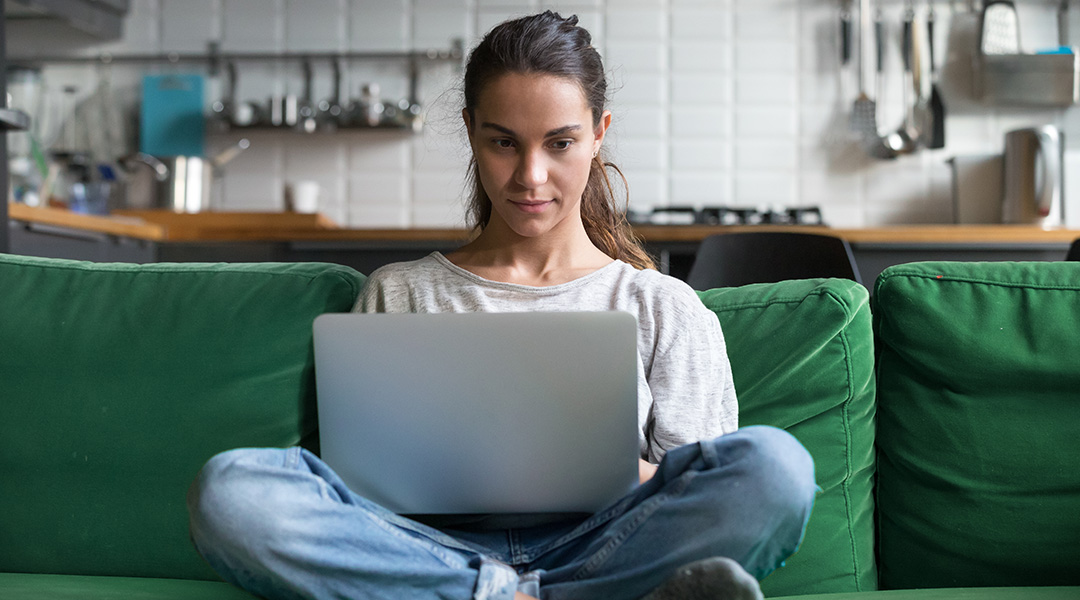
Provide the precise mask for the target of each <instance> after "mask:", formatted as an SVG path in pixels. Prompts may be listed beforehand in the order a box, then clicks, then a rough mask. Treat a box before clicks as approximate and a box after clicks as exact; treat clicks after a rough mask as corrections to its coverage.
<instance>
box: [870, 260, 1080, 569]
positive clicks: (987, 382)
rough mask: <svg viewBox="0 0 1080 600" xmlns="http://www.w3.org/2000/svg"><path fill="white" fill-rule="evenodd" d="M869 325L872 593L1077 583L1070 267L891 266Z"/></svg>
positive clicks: (1075, 328) (1078, 502) (1077, 368)
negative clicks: (874, 492)
mask: <svg viewBox="0 0 1080 600" xmlns="http://www.w3.org/2000/svg"><path fill="white" fill-rule="evenodd" d="M874 319H875V326H876V328H877V333H878V341H879V343H880V354H879V357H878V361H877V368H878V438H877V442H878V450H879V453H878V514H879V523H880V526H879V543H880V553H879V558H880V565H881V567H880V568H881V585H882V587H883V588H885V589H895V588H914V587H966V586H976V585H979V586H983V585H986V586H1012V585H1080V544H1078V542H1080V444H1078V443H1077V423H1080V263H1075V262H1074V263H1067V262H1059V263H1047V262H1044V263H957V262H928V263H915V264H907V265H899V266H896V267H891V268H889V269H886V270H885V271H884V272H883V273H882V274H881V276H880V277H879V278H878V280H877V284H876V286H875V292H874Z"/></svg>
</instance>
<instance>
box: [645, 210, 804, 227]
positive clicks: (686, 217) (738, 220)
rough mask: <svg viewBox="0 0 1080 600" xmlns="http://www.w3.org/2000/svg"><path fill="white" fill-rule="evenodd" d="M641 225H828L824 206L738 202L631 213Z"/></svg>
mask: <svg viewBox="0 0 1080 600" xmlns="http://www.w3.org/2000/svg"><path fill="white" fill-rule="evenodd" d="M626 216H627V219H628V220H629V221H630V222H631V223H633V224H637V225H824V224H825V223H824V221H823V220H822V218H821V208H820V207H818V206H802V207H792V208H781V209H776V210H774V209H772V208H769V209H764V210H762V209H758V208H748V207H736V206H701V207H694V206H664V207H657V208H654V209H653V210H652V211H651V212H635V211H631V212H629V213H627V215H626Z"/></svg>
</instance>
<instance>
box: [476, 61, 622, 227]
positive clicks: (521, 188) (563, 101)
mask: <svg viewBox="0 0 1080 600" xmlns="http://www.w3.org/2000/svg"><path fill="white" fill-rule="evenodd" d="M464 116H465V126H466V129H467V130H468V132H469V142H470V144H471V145H472V149H473V156H475V157H476V163H477V166H478V167H479V172H480V185H482V186H483V188H484V191H485V192H486V193H487V195H488V197H489V198H490V199H491V205H492V210H491V222H490V223H489V224H488V226H489V227H490V226H491V225H497V224H499V223H497V222H501V224H505V225H506V226H507V227H509V228H510V229H511V230H512V231H514V232H515V233H517V234H518V235H520V236H523V237H537V236H541V235H544V234H547V233H549V232H552V231H566V230H568V229H569V228H572V227H575V226H578V227H580V226H581V225H580V223H581V209H580V208H581V195H582V192H584V191H585V184H586V182H588V180H589V168H590V164H591V162H592V158H593V155H594V153H595V152H596V151H598V150H599V148H600V143H601V141H603V139H604V133H605V132H606V131H607V127H608V125H609V124H610V123H611V114H610V113H609V112H607V111H605V112H604V114H603V116H602V118H601V119H600V124H599V125H597V126H596V127H594V126H593V122H592V111H591V110H590V109H589V106H588V104H587V103H586V101H585V95H584V94H583V93H582V91H581V88H580V87H579V86H578V84H577V83H576V82H574V81H573V80H570V79H566V78H562V77H556V76H553V75H537V74H519V73H508V74H506V75H503V76H501V77H499V78H498V79H495V80H494V81H492V82H490V83H489V84H488V85H487V87H485V88H484V89H483V90H482V91H481V92H480V95H479V98H478V101H477V104H476V107H475V109H474V111H473V117H474V120H473V121H472V122H470V119H469V115H468V113H467V112H465V113H464Z"/></svg>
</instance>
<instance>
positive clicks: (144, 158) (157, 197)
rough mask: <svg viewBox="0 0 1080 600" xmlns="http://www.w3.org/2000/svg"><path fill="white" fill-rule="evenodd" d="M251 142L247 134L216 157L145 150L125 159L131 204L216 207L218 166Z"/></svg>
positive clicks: (177, 209) (190, 208) (192, 210)
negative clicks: (164, 154) (246, 136)
mask: <svg viewBox="0 0 1080 600" xmlns="http://www.w3.org/2000/svg"><path fill="white" fill-rule="evenodd" d="M250 145H251V143H250V142H249V141H248V140H247V139H246V138H245V139H241V140H240V141H239V142H237V143H236V144H235V145H233V146H230V147H229V148H227V149H226V150H224V151H222V152H220V153H219V154H217V155H216V156H213V157H209V158H207V157H202V156H168V157H157V156H150V155H148V154H144V153H138V154H135V155H132V156H129V157H127V158H125V159H123V160H122V161H121V163H122V164H123V165H124V167H125V169H127V172H128V181H127V185H128V189H127V202H126V203H127V206H128V208H135V209H166V210H172V211H173V212H178V213H198V212H204V211H207V210H213V209H214V208H215V205H214V203H215V202H216V201H217V199H216V198H214V197H213V196H214V192H213V183H214V178H215V176H216V173H215V170H217V169H220V168H221V167H223V166H225V164H226V163H228V162H229V161H230V160H232V159H233V158H235V157H236V155H237V154H239V153H240V152H242V151H244V150H245V149H247V148H248V147H249V146H250Z"/></svg>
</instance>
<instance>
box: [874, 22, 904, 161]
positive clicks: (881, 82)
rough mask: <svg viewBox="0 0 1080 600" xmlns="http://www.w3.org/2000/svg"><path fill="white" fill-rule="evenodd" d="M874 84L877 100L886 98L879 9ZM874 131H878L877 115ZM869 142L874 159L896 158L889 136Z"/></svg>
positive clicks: (882, 23) (880, 136)
mask: <svg viewBox="0 0 1080 600" xmlns="http://www.w3.org/2000/svg"><path fill="white" fill-rule="evenodd" d="M874 77H875V79H874V83H875V93H876V95H877V100H878V101H879V102H880V101H881V99H882V98H884V97H885V16H884V13H882V10H881V9H880V8H879V9H877V11H876V12H875V13H874ZM874 131H875V132H876V131H877V123H876V115H875V124H874ZM875 137H876V139H874V140H868V141H869V148H868V151H869V152H870V155H871V156H873V157H874V158H896V156H897V152H896V149H895V148H893V147H892V146H891V145H890V144H889V141H888V138H889V136H888V135H886V136H882V135H880V134H878V135H875Z"/></svg>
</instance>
